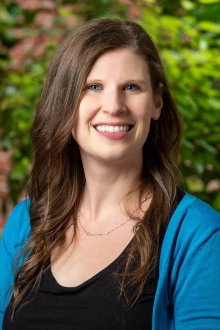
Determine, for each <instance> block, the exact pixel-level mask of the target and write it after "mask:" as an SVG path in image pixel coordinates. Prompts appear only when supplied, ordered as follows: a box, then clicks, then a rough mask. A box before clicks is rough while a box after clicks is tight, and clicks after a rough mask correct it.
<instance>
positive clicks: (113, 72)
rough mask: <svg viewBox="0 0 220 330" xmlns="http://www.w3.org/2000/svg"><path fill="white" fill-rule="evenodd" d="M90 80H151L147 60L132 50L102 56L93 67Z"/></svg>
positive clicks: (112, 52) (122, 50) (121, 50)
mask: <svg viewBox="0 0 220 330" xmlns="http://www.w3.org/2000/svg"><path fill="white" fill-rule="evenodd" d="M87 78H88V79H97V78H99V79H102V78H115V79H119V78H120V79H141V80H149V79H150V75H149V67H148V63H147V61H146V59H145V58H144V57H143V56H141V55H140V54H139V53H137V52H135V51H132V50H130V49H118V50H114V51H110V52H107V53H104V54H102V55H101V56H100V57H99V58H98V59H97V60H96V62H95V63H94V65H93V66H92V69H91V70H90V73H89V75H88V77H87Z"/></svg>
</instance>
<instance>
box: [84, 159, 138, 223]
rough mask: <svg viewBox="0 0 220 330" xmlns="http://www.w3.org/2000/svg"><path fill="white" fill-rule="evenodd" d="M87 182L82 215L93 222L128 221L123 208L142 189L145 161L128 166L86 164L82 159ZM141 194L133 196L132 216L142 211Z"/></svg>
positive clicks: (135, 161)
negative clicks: (125, 219)
mask: <svg viewBox="0 0 220 330" xmlns="http://www.w3.org/2000/svg"><path fill="white" fill-rule="evenodd" d="M82 161H83V167H84V172H85V178H86V185H85V190H84V195H83V199H82V202H81V205H80V213H81V215H82V216H83V218H89V219H90V221H91V222H95V221H102V219H105V221H108V219H107V218H109V219H110V218H111V219H112V218H117V217H118V216H119V215H120V217H122V218H123V217H124V218H126V217H127V213H126V212H125V209H124V207H123V197H125V196H126V195H127V194H128V193H129V192H130V191H134V190H135V188H136V187H138V183H139V179H140V175H141V170H142V159H139V161H137V159H136V160H134V161H133V163H132V164H131V162H129V166H127V165H126V164H114V165H113V164H106V163H100V162H97V161H94V160H93V161H91V160H90V161H85V160H84V159H83V158H82ZM138 197H139V194H138V191H134V192H133V193H132V194H130V196H129V206H130V205H131V212H132V211H134V210H135V208H137V207H138Z"/></svg>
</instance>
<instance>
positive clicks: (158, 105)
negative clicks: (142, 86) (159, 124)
mask: <svg viewBox="0 0 220 330" xmlns="http://www.w3.org/2000/svg"><path fill="white" fill-rule="evenodd" d="M162 108H163V99H162V96H161V95H160V94H157V95H155V96H154V108H153V111H152V119H154V120H158V119H159V118H160V114H161V109H162Z"/></svg>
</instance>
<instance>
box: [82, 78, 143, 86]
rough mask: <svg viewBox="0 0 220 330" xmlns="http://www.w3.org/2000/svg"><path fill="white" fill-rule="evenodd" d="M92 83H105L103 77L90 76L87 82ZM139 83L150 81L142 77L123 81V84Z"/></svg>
mask: <svg viewBox="0 0 220 330" xmlns="http://www.w3.org/2000/svg"><path fill="white" fill-rule="evenodd" d="M92 83H100V84H101V83H103V80H102V79H95V78H90V79H87V80H86V84H92ZM134 83H135V84H139V85H148V82H147V81H146V80H141V79H135V78H134V79H128V80H125V81H124V82H122V83H121V85H127V84H134Z"/></svg>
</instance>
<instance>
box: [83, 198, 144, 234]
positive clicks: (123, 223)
mask: <svg viewBox="0 0 220 330" xmlns="http://www.w3.org/2000/svg"><path fill="white" fill-rule="evenodd" d="M148 198H149V197H148ZM148 198H146V197H144V199H143V201H142V203H144V202H145V201H146V200H147V199H148ZM77 219H78V221H79V224H80V226H81V227H82V230H83V231H84V232H85V233H86V235H87V236H103V235H109V234H110V233H112V232H113V231H115V230H116V229H118V228H120V227H122V226H123V225H125V224H126V223H127V222H128V221H130V220H131V218H130V217H127V219H126V220H125V221H124V222H122V223H121V224H120V225H118V226H117V227H115V228H113V229H111V230H109V231H103V232H102V233H90V232H89V231H87V230H86V229H85V228H84V226H83V225H82V223H81V221H80V216H79V215H78V216H77Z"/></svg>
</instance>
